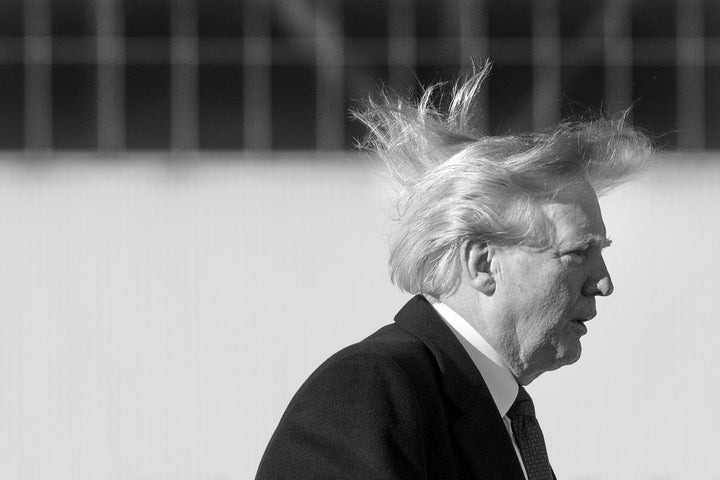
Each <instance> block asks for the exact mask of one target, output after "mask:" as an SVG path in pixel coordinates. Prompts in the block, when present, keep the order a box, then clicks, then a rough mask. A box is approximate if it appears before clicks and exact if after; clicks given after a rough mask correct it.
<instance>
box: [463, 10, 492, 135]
mask: <svg viewBox="0 0 720 480" xmlns="http://www.w3.org/2000/svg"><path fill="white" fill-rule="evenodd" d="M458 17H459V24H460V58H459V59H458V63H459V64H460V65H462V66H463V67H464V68H469V67H471V66H472V65H475V66H477V67H482V65H483V64H484V63H485V61H486V60H487V59H488V58H489V56H490V55H489V52H490V46H489V43H490V42H489V39H488V9H487V2H486V1H485V0H459V5H458ZM489 104H490V102H489V98H488V93H487V88H483V89H482V90H481V91H480V93H479V94H478V99H477V103H476V105H475V108H476V110H477V111H478V112H479V113H478V114H477V115H476V116H475V128H477V129H478V130H480V131H481V132H484V133H488V132H489V123H490V121H489Z"/></svg>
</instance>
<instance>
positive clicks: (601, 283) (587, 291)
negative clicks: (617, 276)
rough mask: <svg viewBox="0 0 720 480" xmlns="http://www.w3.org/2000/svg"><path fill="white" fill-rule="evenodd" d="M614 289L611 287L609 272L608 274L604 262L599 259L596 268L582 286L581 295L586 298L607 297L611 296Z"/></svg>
mask: <svg viewBox="0 0 720 480" xmlns="http://www.w3.org/2000/svg"><path fill="white" fill-rule="evenodd" d="M613 290H615V287H614V286H613V283H612V279H611V278H610V272H608V269H607V266H606V265H605V260H603V259H602V258H600V259H599V262H598V265H597V267H596V268H595V269H594V271H593V273H592V274H591V275H588V278H587V280H586V281H585V285H584V286H583V295H586V296H588V297H594V296H601V297H607V296H608V295H612V293H613Z"/></svg>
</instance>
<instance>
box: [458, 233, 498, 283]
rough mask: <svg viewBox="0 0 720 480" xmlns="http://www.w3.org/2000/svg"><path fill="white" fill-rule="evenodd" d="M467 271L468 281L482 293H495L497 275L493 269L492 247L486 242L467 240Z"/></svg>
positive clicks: (465, 258)
mask: <svg viewBox="0 0 720 480" xmlns="http://www.w3.org/2000/svg"><path fill="white" fill-rule="evenodd" d="M464 251H465V255H464V260H465V262H464V263H465V265H463V266H464V267H465V271H466V272H467V275H468V282H469V283H470V286H471V287H473V288H474V289H475V290H477V291H478V292H480V293H483V294H485V295H488V296H490V295H492V294H493V293H495V276H494V275H493V272H492V269H491V259H490V249H489V248H488V245H487V244H486V243H479V242H466V244H465V249H464Z"/></svg>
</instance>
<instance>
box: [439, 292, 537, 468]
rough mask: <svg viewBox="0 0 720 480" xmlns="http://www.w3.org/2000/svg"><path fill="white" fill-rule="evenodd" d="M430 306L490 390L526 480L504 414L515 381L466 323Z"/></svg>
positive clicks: (515, 389) (513, 394)
mask: <svg viewBox="0 0 720 480" xmlns="http://www.w3.org/2000/svg"><path fill="white" fill-rule="evenodd" d="M431 303H432V306H433V307H434V308H435V310H436V311H437V312H438V314H440V317H441V318H442V319H443V320H444V321H445V323H446V324H447V326H448V327H450V330H452V332H453V333H454V334H455V336H456V337H457V339H458V340H459V341H460V343H461V344H462V346H463V347H464V348H465V351H467V353H468V355H470V358H471V359H472V361H473V363H474V364H475V366H476V367H477V369H478V370H479V371H480V375H482V377H483V379H484V380H485V383H486V384H487V387H488V390H490V395H491V396H492V398H493V400H494V401H495V406H497V409H498V411H499V412H500V416H502V419H503V422H504V423H505V428H506V429H507V431H508V434H509V435H510V439H511V440H512V444H513V447H514V448H515V454H516V455H517V457H518V460H519V461H520V466H521V467H522V470H523V474H524V475H525V480H527V472H526V471H525V465H524V464H523V461H522V456H521V455H520V449H519V448H518V445H517V442H516V441H515V435H513V431H512V425H511V422H510V419H509V418H508V416H507V412H508V410H510V407H511V406H512V404H513V403H514V402H515V398H516V397H517V394H518V390H519V387H518V383H517V380H515V377H514V376H513V374H512V372H510V369H509V368H508V367H507V365H505V362H504V361H503V359H502V358H501V357H500V355H499V354H498V353H497V352H496V351H495V349H494V348H493V347H491V346H490V344H489V343H488V342H487V341H486V340H485V339H484V338H483V337H482V335H480V334H479V333H478V331H477V330H475V328H474V327H472V326H471V325H470V324H469V323H468V322H467V320H465V319H464V318H462V317H461V316H460V315H459V314H458V313H457V312H455V310H453V309H452V308H450V307H448V306H447V305H445V304H444V303H441V302H435V303H433V302H432V301H431Z"/></svg>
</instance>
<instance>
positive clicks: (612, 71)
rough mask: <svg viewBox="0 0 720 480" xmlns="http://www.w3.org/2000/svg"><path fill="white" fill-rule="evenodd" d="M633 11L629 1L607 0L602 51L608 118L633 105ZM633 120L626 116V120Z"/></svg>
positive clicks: (630, 115) (630, 113)
mask: <svg viewBox="0 0 720 480" xmlns="http://www.w3.org/2000/svg"><path fill="white" fill-rule="evenodd" d="M631 22H632V9H631V3H630V2H629V1H628V0H606V2H605V18H604V25H603V37H604V38H603V40H604V48H605V94H604V97H605V102H604V107H605V108H604V110H605V113H606V114H608V115H615V114H618V113H620V112H623V111H624V110H625V109H627V108H628V107H629V106H630V105H631V104H632V77H633V75H632V62H633V51H632V34H631V25H632V23H631ZM631 118H632V111H630V112H628V117H627V120H628V121H630V120H631Z"/></svg>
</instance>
